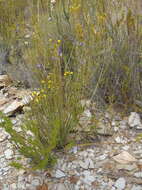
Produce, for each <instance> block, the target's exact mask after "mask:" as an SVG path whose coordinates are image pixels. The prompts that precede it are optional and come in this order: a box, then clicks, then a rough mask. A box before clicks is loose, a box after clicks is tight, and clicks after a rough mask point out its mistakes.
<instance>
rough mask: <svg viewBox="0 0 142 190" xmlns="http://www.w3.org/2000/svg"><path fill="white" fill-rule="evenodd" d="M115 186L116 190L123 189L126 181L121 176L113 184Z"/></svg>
mask: <svg viewBox="0 0 142 190" xmlns="http://www.w3.org/2000/svg"><path fill="white" fill-rule="evenodd" d="M114 186H115V187H117V189H118V190H123V189H125V186H126V181H125V179H124V178H123V177H120V178H119V179H118V180H117V181H116V182H115V184H114Z"/></svg>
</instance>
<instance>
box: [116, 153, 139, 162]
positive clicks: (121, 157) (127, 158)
mask: <svg viewBox="0 0 142 190" xmlns="http://www.w3.org/2000/svg"><path fill="white" fill-rule="evenodd" d="M113 159H114V160H115V161H117V162H119V163H120V164H129V163H130V162H135V161H137V160H136V159H135V158H134V157H133V156H132V155H131V154H129V153H128V152H126V151H122V152H121V153H120V154H118V155H116V156H114V157H113Z"/></svg>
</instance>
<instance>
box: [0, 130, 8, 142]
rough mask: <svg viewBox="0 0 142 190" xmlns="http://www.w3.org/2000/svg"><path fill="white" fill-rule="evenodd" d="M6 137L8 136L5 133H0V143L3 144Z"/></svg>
mask: <svg viewBox="0 0 142 190" xmlns="http://www.w3.org/2000/svg"><path fill="white" fill-rule="evenodd" d="M7 137H8V134H7V133H6V132H5V131H3V130H2V131H1V132H0V142H3V141H4V140H6V138H7Z"/></svg>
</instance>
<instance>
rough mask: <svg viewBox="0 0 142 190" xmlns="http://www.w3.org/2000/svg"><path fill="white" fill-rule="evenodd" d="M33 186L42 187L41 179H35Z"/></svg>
mask: <svg viewBox="0 0 142 190" xmlns="http://www.w3.org/2000/svg"><path fill="white" fill-rule="evenodd" d="M31 184H32V185H33V186H38V185H40V180H39V179H33V180H32V183H31Z"/></svg>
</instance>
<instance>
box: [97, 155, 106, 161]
mask: <svg viewBox="0 0 142 190" xmlns="http://www.w3.org/2000/svg"><path fill="white" fill-rule="evenodd" d="M106 157H107V154H103V155H101V156H99V157H98V159H99V160H104V159H106Z"/></svg>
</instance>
